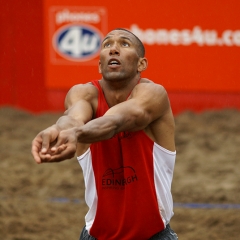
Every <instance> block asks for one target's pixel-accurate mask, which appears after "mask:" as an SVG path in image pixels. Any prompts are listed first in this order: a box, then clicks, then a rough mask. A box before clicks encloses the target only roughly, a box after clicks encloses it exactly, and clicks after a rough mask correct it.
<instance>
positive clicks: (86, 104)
mask: <svg viewBox="0 0 240 240" xmlns="http://www.w3.org/2000/svg"><path fill="white" fill-rule="evenodd" d="M96 94H97V91H96V89H95V87H93V86H92V85H90V84H85V85H77V86H74V87H73V88H72V89H71V90H70V91H69V93H68V94H67V96H66V99H65V107H66V109H67V110H66V111H65V113H64V115H63V116H62V117H60V118H59V119H58V121H57V122H56V124H54V125H53V126H51V127H49V128H47V129H45V130H43V131H41V132H40V133H39V134H38V135H37V136H36V137H35V139H34V140H33V142H32V155H33V157H34V159H35V161H36V162H37V163H41V162H45V161H51V159H52V156H53V155H56V154H57V153H60V152H62V151H63V150H65V149H66V148H67V147H68V148H69V145H67V144H66V143H63V144H62V145H61V146H58V147H57V148H56V147H55V144H56V142H57V139H58V137H59V133H60V132H61V131H63V130H66V129H70V128H73V127H80V126H82V125H83V124H85V123H86V122H88V121H90V120H91V119H92V116H93V106H92V104H93V102H94V99H95V98H96V96H97V95H96ZM72 137H74V136H72ZM71 147H72V150H71V152H72V153H71V154H70V155H69V158H71V156H72V155H73V154H74V153H73V152H74V151H75V149H74V146H71ZM61 160H64V159H61Z"/></svg>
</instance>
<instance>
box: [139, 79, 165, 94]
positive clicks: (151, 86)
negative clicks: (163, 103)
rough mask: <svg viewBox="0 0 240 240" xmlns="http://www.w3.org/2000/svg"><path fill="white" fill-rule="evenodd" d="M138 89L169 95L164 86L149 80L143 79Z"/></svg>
mask: <svg viewBox="0 0 240 240" xmlns="http://www.w3.org/2000/svg"><path fill="white" fill-rule="evenodd" d="M138 87H139V88H141V89H142V90H145V91H150V92H158V93H162V94H167V92H166V89H165V88H164V86H163V85H161V84H158V83H155V82H154V81H152V80H150V79H148V78H141V81H140V84H138Z"/></svg>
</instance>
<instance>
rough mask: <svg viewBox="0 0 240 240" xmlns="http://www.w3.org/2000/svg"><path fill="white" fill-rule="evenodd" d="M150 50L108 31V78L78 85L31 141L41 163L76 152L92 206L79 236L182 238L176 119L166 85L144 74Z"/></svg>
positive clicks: (104, 58) (102, 64)
mask: <svg viewBox="0 0 240 240" xmlns="http://www.w3.org/2000/svg"><path fill="white" fill-rule="evenodd" d="M144 54H145V49H144V46H143V44H142V42H141V41H140V40H139V39H138V38H137V37H136V36H135V35H134V34H132V33H131V32H129V31H127V30H125V29H115V30H113V31H111V32H109V33H108V34H107V36H106V37H105V38H104V40H103V42H102V47H101V52H100V60H99V72H100V73H101V74H102V79H101V80H99V81H92V82H91V83H87V84H79V85H76V86H74V87H72V88H71V89H70V91H69V92H68V94H67V96H66V99H65V107H66V111H65V113H64V115H63V116H62V117H60V118H59V119H58V121H57V122H56V124H54V125H53V126H51V127H49V128H47V129H45V130H43V131H42V132H40V133H39V134H38V135H37V136H36V137H35V139H34V140H33V142H32V154H33V157H34V159H35V161H36V162H37V163H44V162H58V161H62V160H65V159H69V158H72V157H73V156H74V155H75V154H77V159H78V161H79V163H80V165H81V167H82V169H83V175H84V180H85V186H86V196H85V199H86V203H87V205H88V207H89V211H88V213H87V215H86V217H85V220H86V226H85V227H84V228H83V231H82V233H81V236H80V239H99V240H147V239H170V240H171V239H172V240H175V239H177V235H176V234H175V233H174V232H173V230H172V229H171V228H170V225H169V222H170V219H171V217H172V216H173V201H172V195H171V182H172V177H173V170H174V164H175V157H176V151H175V143H174V118H173V114H172V111H171V107H170V103H169V99H168V96H167V93H166V91H165V89H164V87H163V86H161V85H159V84H155V83H154V82H152V81H150V80H148V79H144V78H141V72H142V71H144V70H145V69H146V68H147V65H148V62H147V59H146V58H145V57H144Z"/></svg>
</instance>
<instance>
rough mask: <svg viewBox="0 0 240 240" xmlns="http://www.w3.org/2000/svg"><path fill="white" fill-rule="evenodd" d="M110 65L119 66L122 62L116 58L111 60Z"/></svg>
mask: <svg viewBox="0 0 240 240" xmlns="http://www.w3.org/2000/svg"><path fill="white" fill-rule="evenodd" d="M108 65H110V66H118V65H120V62H119V61H118V60H116V59H112V60H109V62H108Z"/></svg>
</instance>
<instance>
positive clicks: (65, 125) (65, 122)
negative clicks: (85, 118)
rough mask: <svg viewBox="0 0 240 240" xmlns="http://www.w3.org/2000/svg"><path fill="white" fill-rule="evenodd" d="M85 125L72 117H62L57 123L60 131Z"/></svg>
mask: <svg viewBox="0 0 240 240" xmlns="http://www.w3.org/2000/svg"><path fill="white" fill-rule="evenodd" d="M83 124H84V123H83V122H82V121H80V120H76V119H74V118H73V117H71V116H62V117H60V118H59V119H58V120H57V122H56V126H57V127H58V128H59V129H60V130H66V129H69V128H73V127H80V126H82V125H83Z"/></svg>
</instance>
